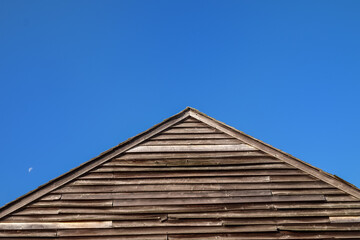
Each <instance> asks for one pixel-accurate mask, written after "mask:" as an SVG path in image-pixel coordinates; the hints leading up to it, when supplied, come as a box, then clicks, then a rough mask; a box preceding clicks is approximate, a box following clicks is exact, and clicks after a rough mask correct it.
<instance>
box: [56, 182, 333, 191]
mask: <svg viewBox="0 0 360 240" xmlns="http://www.w3.org/2000/svg"><path fill="white" fill-rule="evenodd" d="M327 186H328V185H327V184H326V183H322V182H292V183H259V184H256V183H253V184H252V183H243V184H242V183H239V184H176V185H150V184H149V185H118V186H90V185H88V186H76V185H73V186H67V187H63V188H61V189H58V190H56V191H54V193H89V192H138V191H140V192H142V191H143V192H154V191H190V190H197V191H212V190H246V189H249V190H252V189H258V190H260V189H265V190H267V189H287V188H294V189H296V188H299V189H307V188H324V187H327Z"/></svg>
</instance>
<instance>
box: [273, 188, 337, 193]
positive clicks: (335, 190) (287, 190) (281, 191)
mask: <svg viewBox="0 0 360 240" xmlns="http://www.w3.org/2000/svg"><path fill="white" fill-rule="evenodd" d="M271 193H272V195H308V194H326V195H331V194H335V195H339V194H340V195H341V194H343V193H344V192H343V191H341V190H339V189H337V188H324V189H305V190H303V189H295V190H293V189H291V190H289V189H286V190H281V189H279V190H272V191H271Z"/></svg>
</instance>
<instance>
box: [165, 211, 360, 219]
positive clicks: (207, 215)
mask: <svg viewBox="0 0 360 240" xmlns="http://www.w3.org/2000/svg"><path fill="white" fill-rule="evenodd" d="M353 214H356V215H360V209H316V210H313V209H312V210H308V209H306V210H304V209H298V210H294V209H291V210H283V211H262V210H251V211H241V212H221V213H196V214H194V213H179V214H177V213H172V214H169V215H168V217H169V218H171V219H192V218H254V217H260V218H266V217H318V216H319V217H321V216H324V217H325V216H329V217H332V216H352V215H353Z"/></svg>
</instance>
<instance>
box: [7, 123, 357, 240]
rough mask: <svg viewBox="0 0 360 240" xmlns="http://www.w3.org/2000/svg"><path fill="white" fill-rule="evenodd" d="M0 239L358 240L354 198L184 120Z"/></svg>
mask: <svg viewBox="0 0 360 240" xmlns="http://www.w3.org/2000/svg"><path fill="white" fill-rule="evenodd" d="M0 238H7V239H87V240H90V239H118V240H122V239H130V240H131V239H134V240H135V239H138V240H181V239H188V240H190V239H192V240H195V239H196V240H205V239H206V240H221V239H224V240H225V239H227V240H235V239H236V240H238V239H243V240H250V239H251V240H261V239H294V240H295V239H360V201H359V199H356V198H354V197H352V196H350V195H349V194H347V193H345V192H343V191H341V190H339V189H337V188H335V187H333V186H331V185H329V184H327V183H325V182H323V181H321V180H319V179H316V178H314V177H312V176H310V175H309V174H306V173H305V172H303V171H301V170H298V169H297V168H295V167H293V166H291V165H289V164H287V163H285V162H283V161H281V160H279V159H276V158H274V157H271V156H270V155H268V154H266V153H264V152H262V151H260V150H257V149H256V148H254V147H252V146H249V145H247V144H245V143H243V142H241V141H239V140H237V139H235V138H233V137H230V136H229V135H226V134H224V133H222V132H219V131H218V130H216V129H213V128H210V127H208V126H207V125H205V124H204V123H201V122H199V121H198V120H195V119H193V118H188V119H186V120H184V121H183V122H181V123H179V124H177V125H175V126H173V127H171V128H169V129H167V130H165V131H164V132H162V133H160V134H158V135H156V136H154V137H152V138H151V139H149V140H148V141H146V142H144V143H142V144H140V145H138V146H136V147H134V148H132V149H130V150H128V151H127V152H125V153H124V154H122V155H120V156H117V157H115V158H113V159H111V160H110V161H108V162H106V163H104V164H102V165H101V166H99V167H97V168H96V169H93V170H91V171H90V172H88V173H86V174H84V175H82V176H81V177H79V178H77V179H75V180H74V181H72V182H70V183H68V184H66V185H64V186H62V187H60V188H58V189H56V190H54V191H52V192H51V193H49V194H47V195H46V196H44V197H42V198H41V199H39V200H36V201H35V202H33V203H31V204H29V205H27V206H26V207H24V208H22V209H20V210H19V211H16V212H14V213H12V214H10V215H9V216H7V217H5V218H3V219H1V220H0Z"/></svg>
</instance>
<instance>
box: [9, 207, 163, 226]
mask: <svg viewBox="0 0 360 240" xmlns="http://www.w3.org/2000/svg"><path fill="white" fill-rule="evenodd" d="M77 210H78V211H79V212H80V213H76V212H75V213H74V212H72V213H62V214H60V209H56V211H57V212H58V214H49V209H31V208H30V209H25V210H23V212H20V213H17V214H15V215H12V216H9V217H7V218H5V219H3V220H2V221H3V222H30V223H31V222H59V221H60V222H78V221H116V220H119V221H130V220H136V221H144V220H161V219H166V218H167V217H166V214H141V215H136V210H137V211H138V212H139V209H137V208H136V209H134V211H128V212H130V213H131V215H129V214H126V215H119V214H104V211H102V212H101V210H100V209H98V210H97V211H98V213H92V214H88V213H86V209H77ZM145 210H146V209H145ZM39 211H40V212H39ZM53 211H55V210H53ZM65 211H67V212H71V211H72V209H70V210H67V209H65ZM148 212H150V211H148ZM152 212H154V211H152ZM37 213H39V214H37Z"/></svg>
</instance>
